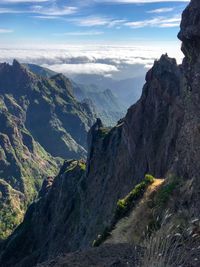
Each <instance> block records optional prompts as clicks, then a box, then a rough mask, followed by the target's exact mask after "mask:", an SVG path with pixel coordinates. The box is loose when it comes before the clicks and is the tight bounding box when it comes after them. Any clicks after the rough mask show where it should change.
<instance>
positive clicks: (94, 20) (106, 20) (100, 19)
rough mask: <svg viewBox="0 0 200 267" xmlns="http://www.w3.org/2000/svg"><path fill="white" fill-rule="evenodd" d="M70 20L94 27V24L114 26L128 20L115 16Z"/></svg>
mask: <svg viewBox="0 0 200 267" xmlns="http://www.w3.org/2000/svg"><path fill="white" fill-rule="evenodd" d="M69 21H71V22H73V23H75V24H76V25H79V26H82V27H93V26H107V27H114V26H120V25H122V24H123V23H125V22H126V20H124V19H113V18H108V17H100V16H96V17H94V16H91V17H81V18H74V19H71V20H69Z"/></svg>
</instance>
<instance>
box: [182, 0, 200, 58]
mask: <svg viewBox="0 0 200 267" xmlns="http://www.w3.org/2000/svg"><path fill="white" fill-rule="evenodd" d="M178 37H179V39H180V40H181V41H182V42H183V43H182V51H183V53H184V54H185V56H186V58H188V59H191V58H193V59H195V58H196V57H198V56H199V55H200V2H199V1H198V0H192V1H191V2H190V4H189V5H188V7H187V8H186V9H185V10H184V12H183V15H182V21H181V30H180V32H179V34H178ZM196 59H197V58H196Z"/></svg>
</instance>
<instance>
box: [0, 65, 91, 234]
mask: <svg viewBox="0 0 200 267" xmlns="http://www.w3.org/2000/svg"><path fill="white" fill-rule="evenodd" d="M93 120H94V118H93V113H92V111H91V110H90V108H89V106H88V105H87V104H80V103H79V102H77V101H76V100H75V98H74V97H73V95H72V89H71V83H70V81H69V80H67V79H66V78H65V77H63V76H62V75H55V76H53V77H52V78H51V79H45V78H42V77H40V76H37V75H35V74H33V73H31V72H29V71H28V70H27V69H26V68H25V67H24V66H22V65H20V64H19V63H18V62H17V61H14V62H13V65H12V66H11V65H8V64H6V63H3V64H0V178H1V181H2V182H1V187H0V205H1V210H0V216H1V217H0V219H1V224H0V238H4V237H6V236H7V235H8V234H9V233H10V231H11V230H12V229H13V228H15V227H16V225H17V224H18V223H19V222H20V221H21V219H22V217H23V212H24V210H25V209H26V205H27V204H28V203H29V202H30V201H32V200H33V199H34V198H35V196H36V194H37V192H38V190H39V188H40V186H41V183H42V180H43V179H44V178H45V177H48V176H55V175H56V174H57V173H58V169H59V168H60V163H61V159H59V158H55V157H68V158H70V157H74V158H79V157H85V156H86V137H87V131H88V130H89V127H90V126H91V124H92V122H93ZM5 192H7V193H6V194H5ZM13 192H15V193H13ZM21 194H22V195H23V197H17V198H15V196H16V195H19V196H21ZM15 199H17V201H15ZM20 199H22V202H21V203H20ZM13 201H14V202H15V203H16V207H15V206H14V204H13V203H14V202H13ZM18 206H20V209H18V208H17V207H18ZM16 209H17V210H20V212H19V216H18V214H17V215H16V213H18V212H16ZM15 216H16V218H14V217H15ZM6 227H7V229H6Z"/></svg>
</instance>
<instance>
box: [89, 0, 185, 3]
mask: <svg viewBox="0 0 200 267" xmlns="http://www.w3.org/2000/svg"><path fill="white" fill-rule="evenodd" d="M94 1H95V2H98V3H100V2H104V3H118V4H148V3H163V2H183V3H184V2H189V1H190V0H94Z"/></svg>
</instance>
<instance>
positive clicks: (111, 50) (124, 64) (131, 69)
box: [0, 43, 183, 79]
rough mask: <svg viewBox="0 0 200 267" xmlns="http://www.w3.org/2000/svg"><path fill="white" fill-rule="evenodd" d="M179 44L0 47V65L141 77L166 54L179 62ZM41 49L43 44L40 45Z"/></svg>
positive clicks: (121, 76) (70, 73) (180, 56)
mask: <svg viewBox="0 0 200 267" xmlns="http://www.w3.org/2000/svg"><path fill="white" fill-rule="evenodd" d="M179 46H180V44H178V43H173V44H168V45H167V44H166V43H161V44H157V45H150V44H149V43H148V45H146V44H145V45H138V46H125V45H121V46H120V45H99V46H95V45H93V46H92V45H82V46H81V45H80V46H67V45H62V46H58V47H53V48H52V47H50V46H46V47H45V49H44V48H43V49H41V48H40V47H37V48H34V47H33V48H31V49H26V48H21V49H20V47H17V48H16V49H13V48H9V47H7V48H0V62H9V63H11V62H12V61H13V59H14V58H15V59H17V60H19V61H20V62H23V63H25V62H26V63H33V64H37V65H41V66H45V67H47V68H49V69H52V70H54V71H57V72H63V73H65V74H66V75H69V76H73V75H75V74H80V73H87V74H89V73H92V74H102V75H104V76H108V75H112V77H113V78H115V79H125V78H133V77H137V76H138V75H141V73H142V74H143V75H144V74H145V72H146V68H150V67H151V66H152V65H153V63H154V60H155V59H158V58H160V56H161V54H163V53H166V52H167V53H168V54H169V56H171V57H175V58H176V59H177V60H178V62H179V63H180V62H181V60H182V57H183V55H182V53H181V51H180V47H179ZM41 47H43V45H42V44H41Z"/></svg>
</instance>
